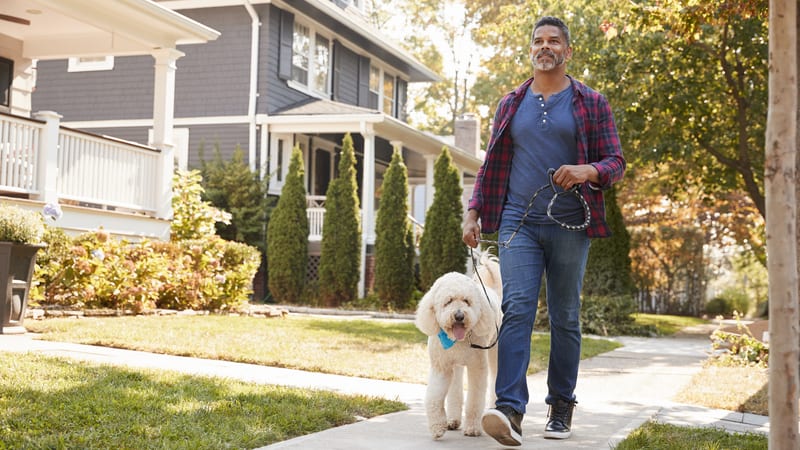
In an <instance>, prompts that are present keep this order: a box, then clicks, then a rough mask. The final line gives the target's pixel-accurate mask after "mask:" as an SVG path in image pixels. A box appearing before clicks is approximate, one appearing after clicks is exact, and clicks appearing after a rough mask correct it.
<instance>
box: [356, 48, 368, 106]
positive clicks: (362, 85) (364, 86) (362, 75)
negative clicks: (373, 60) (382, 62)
mask: <svg viewBox="0 0 800 450" xmlns="http://www.w3.org/2000/svg"><path fill="white" fill-rule="evenodd" d="M358 106H363V107H367V108H368V107H369V58H365V57H363V56H359V57H358Z"/></svg>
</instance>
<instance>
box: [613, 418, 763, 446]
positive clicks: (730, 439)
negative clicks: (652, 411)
mask: <svg viewBox="0 0 800 450" xmlns="http://www.w3.org/2000/svg"><path fill="white" fill-rule="evenodd" d="M767 440H768V439H767V436H764V435H760V434H739V433H737V434H731V433H728V432H726V431H723V430H717V429H713V428H688V427H679V426H676V425H669V424H659V423H654V422H648V423H646V424H644V425H643V426H641V427H639V428H638V429H636V430H635V431H634V432H633V433H631V434H630V435H629V436H628V437H627V438H626V439H625V440H624V441H622V442H620V443H619V445H618V446H617V447H615V449H616V450H643V449H654V450H655V449H658V450H685V449H692V450H723V449H724V450H764V449H766V448H767Z"/></svg>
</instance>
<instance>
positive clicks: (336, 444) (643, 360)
mask: <svg viewBox="0 0 800 450" xmlns="http://www.w3.org/2000/svg"><path fill="white" fill-rule="evenodd" d="M617 340H618V341H619V342H621V343H622V344H624V346H623V347H621V348H619V349H617V350H615V351H613V352H609V353H605V354H603V355H600V356H597V357H595V358H591V359H588V360H585V361H582V362H581V368H580V375H579V377H578V387H577V389H576V395H577V399H578V402H579V403H578V406H577V407H576V409H575V413H574V418H573V433H572V437H571V438H570V439H568V440H566V441H552V440H545V439H543V438H542V430H543V429H544V424H545V416H546V412H547V409H546V405H545V404H544V396H545V394H546V382H545V374H544V373H539V374H535V375H533V376H531V377H529V378H528V385H529V390H530V392H531V402H530V404H529V405H528V411H527V414H526V416H525V420H524V422H523V425H522V431H523V438H524V442H523V445H522V447H517V448H523V449H548V448H559V449H608V448H612V447H613V446H614V445H616V444H617V443H618V442H619V441H620V440H622V439H624V438H625V436H627V435H628V433H630V432H631V431H633V430H634V429H636V428H637V427H638V426H639V425H641V424H642V423H644V422H645V421H647V420H649V419H655V420H658V421H665V422H669V423H676V424H685V425H709V426H715V427H724V428H726V429H730V430H733V431H741V432H762V433H767V432H768V431H769V423H768V421H767V418H765V417H762V416H754V415H750V414H741V413H733V412H730V411H719V410H709V409H706V408H701V407H697V406H692V405H680V404H675V403H673V402H671V401H670V399H671V398H672V397H673V396H674V394H675V393H676V392H678V391H679V390H680V389H681V388H682V387H683V386H684V385H686V384H687V383H688V382H689V381H690V380H691V377H692V375H694V374H695V373H696V372H698V371H699V370H700V367H701V363H702V361H703V360H705V359H706V357H707V351H708V350H709V349H710V343H709V340H708V339H707V338H652V339H651V338H629V337H623V338H618V339H617ZM0 351H16V352H35V353H42V354H47V355H54V356H61V357H69V358H74V359H79V360H86V361H93V362H98V363H106V364H114V365H123V366H129V367H140V368H150V369H165V370H173V371H178V372H182V373H189V374H195V375H205V376H218V377H226V378H234V379H239V380H244V381H248V382H255V383H264V384H277V385H286V386H296V387H303V388H315V389H325V390H331V391H336V392H340V393H344V394H364V395H369V396H380V397H385V398H389V399H396V400H400V401H403V402H405V403H407V404H408V405H409V410H407V411H403V412H399V413H394V414H389V415H385V416H381V417H376V418H373V419H370V420H365V421H361V422H357V423H355V424H351V425H346V426H342V427H338V428H333V429H329V430H326V431H323V432H320V433H316V434H312V435H308V436H303V437H299V438H296V439H292V440H289V441H284V442H280V443H276V444H273V445H270V446H267V447H262V449H261V450H265V449H269V450H272V449H303V450H339V449H341V450H345V449H346V450H357V449H365V450H366V449H370V450H372V449H375V448H378V447H380V448H383V449H385V450H402V449H414V450H417V449H437V450H439V449H441V450H444V449H459V450H469V449H497V448H503V446H501V445H500V444H498V443H496V442H495V441H494V440H493V439H491V438H489V437H487V436H481V437H466V436H464V435H463V434H462V433H461V431H451V432H448V433H447V434H446V435H445V436H444V437H443V438H442V439H440V440H438V441H434V440H432V439H431V437H430V434H429V433H428V430H427V419H426V417H425V411H424V407H423V401H424V397H425V386H424V385H418V384H409V383H395V382H387V381H380V380H369V379H363V378H352V377H344V376H338V375H326V374H318V373H310V372H302V371H297V370H289V369H281V368H274V367H264V366H257V365H251V364H241V363H232V362H227V361H217V360H204V359H198V358H187V357H180V356H169V355H159V354H152V353H146V352H137V351H130V350H120V349H113V348H107V347H98V346H90V345H80V344H69V343H61V342H47V341H40V340H37V339H35V336H34V335H32V334H25V335H0Z"/></svg>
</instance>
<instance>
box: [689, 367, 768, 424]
mask: <svg viewBox="0 0 800 450" xmlns="http://www.w3.org/2000/svg"><path fill="white" fill-rule="evenodd" d="M768 381H769V375H768V372H767V369H763V368H758V367H743V366H720V365H716V364H713V363H710V362H707V363H706V364H705V365H704V367H703V370H701V371H700V372H699V373H697V374H696V375H695V376H694V377H692V381H691V382H690V383H689V384H688V385H687V386H686V387H685V388H684V389H683V390H682V391H681V392H679V393H678V395H677V396H676V397H675V401H677V402H681V403H691V404H693V405H701V406H705V407H707V408H716V409H726V410H729V411H740V412H748V413H752V414H759V415H762V416H767V415H769V403H768V396H767V382H768Z"/></svg>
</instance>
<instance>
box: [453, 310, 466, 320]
mask: <svg viewBox="0 0 800 450" xmlns="http://www.w3.org/2000/svg"><path fill="white" fill-rule="evenodd" d="M453 317H454V318H455V319H456V322H463V321H464V313H463V312H461V310H460V309H459V310H458V311H456V314H455V316H453Z"/></svg>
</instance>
